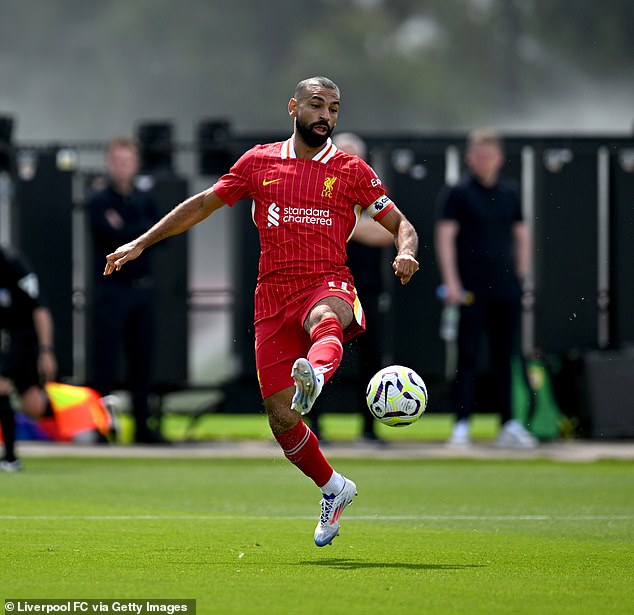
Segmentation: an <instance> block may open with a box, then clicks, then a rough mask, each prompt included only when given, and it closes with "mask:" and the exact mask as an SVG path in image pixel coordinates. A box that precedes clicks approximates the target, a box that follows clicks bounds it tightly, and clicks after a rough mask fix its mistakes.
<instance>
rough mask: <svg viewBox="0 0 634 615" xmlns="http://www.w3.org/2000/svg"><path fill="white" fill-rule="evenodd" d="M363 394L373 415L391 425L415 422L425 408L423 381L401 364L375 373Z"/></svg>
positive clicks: (401, 425) (396, 425)
mask: <svg viewBox="0 0 634 615" xmlns="http://www.w3.org/2000/svg"><path fill="white" fill-rule="evenodd" d="M365 395H366V401H367V402H368V408H369V409H370V412H371V413H372V415H373V416H374V418H376V419H377V420H379V421H380V422H381V423H383V424H384V425H389V426H390V427H404V426H405V425H411V424H412V423H415V422H416V421H417V420H418V419H419V418H420V417H421V416H422V414H423V412H425V408H426V407H427V387H426V386H425V382H424V381H423V379H422V378H421V377H420V376H419V375H418V374H417V373H416V372H415V371H414V370H413V369H410V368H409V367H403V366H402V365H390V366H389V367H384V368H383V369H381V370H379V371H378V372H377V373H376V374H374V376H372V379H371V380H370V382H369V383H368V388H367V390H366V392H365Z"/></svg>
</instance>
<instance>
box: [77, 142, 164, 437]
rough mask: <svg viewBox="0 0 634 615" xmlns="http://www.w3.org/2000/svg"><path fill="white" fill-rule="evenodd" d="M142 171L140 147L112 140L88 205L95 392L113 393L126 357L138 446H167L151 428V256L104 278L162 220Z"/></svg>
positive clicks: (154, 301) (153, 322) (145, 255)
mask: <svg viewBox="0 0 634 615" xmlns="http://www.w3.org/2000/svg"><path fill="white" fill-rule="evenodd" d="M139 166H140V155H139V148H138V144H137V143H136V141H134V140H133V139H129V138H126V137H120V138H117V139H114V140H112V141H111V142H110V143H109V145H108V149H107V153H106V167H107V173H108V183H107V185H106V187H105V188H104V189H102V190H100V191H98V192H96V193H95V194H93V195H92V196H91V198H90V200H89V202H88V216H89V220H90V230H91V234H92V239H93V262H92V274H93V299H94V301H93V306H94V307H93V323H92V324H93V353H92V354H93V356H92V380H93V381H92V383H91V384H92V386H93V387H94V388H95V389H96V390H97V391H98V392H99V393H100V395H102V396H106V395H109V394H110V393H111V392H112V389H113V387H114V386H115V383H116V382H117V377H118V365H119V359H120V356H121V354H122V353H123V354H124V355H125V359H126V361H125V363H126V367H127V374H126V378H125V386H126V388H129V390H130V397H131V403H132V413H133V416H134V441H135V442H138V443H145V444H160V443H164V442H165V439H164V438H163V437H162V436H161V434H160V432H159V431H158V429H156V428H155V427H152V426H151V425H150V424H149V419H150V415H151V413H150V401H149V398H150V393H151V384H152V366H153V354H154V348H155V334H156V332H155V304H156V288H155V279H154V273H153V271H152V262H151V255H150V254H144V255H143V257H142V258H140V259H138V260H135V261H134V262H133V263H130V266H129V267H126V268H125V270H123V271H122V272H121V275H119V276H109V277H105V276H104V275H103V262H104V259H105V257H106V255H107V254H109V253H110V252H112V251H113V250H114V249H115V248H117V246H120V245H121V244H123V243H126V242H128V241H131V240H132V239H134V238H135V237H136V236H137V235H139V234H141V233H142V232H143V231H144V230H145V229H146V228H149V227H150V226H152V225H153V224H154V223H155V222H156V221H157V220H158V219H159V216H158V208H157V204H156V201H155V200H154V197H153V195H152V193H151V192H150V191H148V190H140V189H139V188H138V187H137V186H136V183H135V180H136V177H137V174H138V172H139Z"/></svg>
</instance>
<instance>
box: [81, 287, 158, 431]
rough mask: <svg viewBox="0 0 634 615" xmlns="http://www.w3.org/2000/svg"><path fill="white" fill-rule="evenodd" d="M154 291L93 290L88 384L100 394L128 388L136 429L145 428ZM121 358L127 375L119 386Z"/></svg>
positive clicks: (149, 386)
mask: <svg viewBox="0 0 634 615" xmlns="http://www.w3.org/2000/svg"><path fill="white" fill-rule="evenodd" d="M155 304H156V292H155V288H154V286H153V284H151V283H150V282H147V283H145V284H143V283H139V284H137V283H134V284H128V283H117V284H98V285H96V287H95V305H94V311H93V325H94V328H93V362H92V365H93V375H92V383H93V386H94V388H95V389H96V390H97V391H98V392H99V394H100V395H107V394H108V393H110V392H111V391H112V389H113V388H114V386H115V384H123V385H124V387H125V388H126V389H129V391H130V395H131V398H132V407H133V413H134V418H135V422H136V427H137V429H139V428H141V429H143V428H145V427H146V426H147V419H148V418H149V416H150V408H149V395H150V392H151V386H152V365H153V356H154V347H155ZM122 355H123V356H124V357H125V364H126V367H127V373H126V374H125V377H124V379H123V382H122V383H120V382H119V380H120V378H121V370H120V369H119V365H120V360H121V357H122Z"/></svg>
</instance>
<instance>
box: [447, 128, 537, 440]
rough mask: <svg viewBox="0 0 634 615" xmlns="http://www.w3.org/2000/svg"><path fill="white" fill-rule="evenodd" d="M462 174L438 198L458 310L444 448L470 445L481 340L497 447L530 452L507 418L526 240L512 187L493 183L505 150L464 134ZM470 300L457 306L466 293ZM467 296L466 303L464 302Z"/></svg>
mask: <svg viewBox="0 0 634 615" xmlns="http://www.w3.org/2000/svg"><path fill="white" fill-rule="evenodd" d="M465 162H466V165H467V168H468V172H467V173H466V175H465V176H464V177H463V178H462V179H461V181H460V182H459V183H458V184H456V185H455V186H445V188H444V189H443V191H442V192H441V193H440V195H439V198H438V204H437V205H438V219H437V222H436V228H435V244H436V256H437V260H438V265H439V269H440V275H441V278H442V284H443V285H444V301H445V303H446V304H453V305H459V306H460V318H459V324H458V337H457V351H458V357H457V368H456V374H455V381H454V387H455V388H454V393H455V412H456V423H455V425H454V428H453V431H452V434H451V437H450V439H449V442H448V444H449V445H450V446H454V447H468V446H469V445H470V444H471V438H470V428H469V427H470V425H469V419H470V417H471V414H472V412H473V407H474V401H475V391H476V389H475V383H476V373H477V367H478V358H479V355H480V350H481V343H482V338H483V334H484V333H486V335H487V337H488V341H489V356H490V363H491V366H490V367H491V386H492V387H494V388H493V390H492V391H490V393H491V399H492V402H493V403H494V404H495V408H494V409H495V411H496V412H499V415H500V423H501V430H500V433H499V435H498V437H497V439H496V441H495V443H496V445H498V446H503V447H513V448H532V447H535V446H536V445H537V441H536V439H535V438H534V437H533V436H532V435H531V434H530V433H529V432H528V431H527V430H526V429H525V428H524V427H523V426H522V425H521V424H520V423H519V422H518V421H516V420H515V419H513V417H512V397H511V396H512V386H511V385H512V377H511V359H512V356H513V353H514V351H515V348H516V342H517V338H518V332H519V321H520V309H521V294H522V287H521V283H522V280H523V279H524V277H525V276H526V274H527V273H528V271H529V265H530V237H529V231H528V227H527V225H526V224H525V223H524V221H523V219H522V207H521V201H520V196H519V191H518V188H517V186H516V185H515V184H514V183H513V182H510V181H508V180H506V179H503V178H501V177H500V170H501V168H502V166H503V164H504V152H503V146H502V141H501V139H500V137H499V135H498V134H497V133H496V132H495V131H493V130H490V129H485V128H483V129H478V130H474V131H473V132H471V133H470V134H469V135H468V138H467V144H466V153H465ZM466 292H468V293H470V295H469V296H470V298H472V301H470V302H469V304H466V303H464V302H463V297H464V296H465V293H466ZM471 296H472V297H471Z"/></svg>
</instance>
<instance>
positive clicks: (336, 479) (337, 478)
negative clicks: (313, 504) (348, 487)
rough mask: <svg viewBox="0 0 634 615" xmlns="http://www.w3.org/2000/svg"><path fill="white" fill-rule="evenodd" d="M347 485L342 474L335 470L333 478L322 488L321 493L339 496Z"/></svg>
mask: <svg viewBox="0 0 634 615" xmlns="http://www.w3.org/2000/svg"><path fill="white" fill-rule="evenodd" d="M345 484H346V481H345V479H344V478H343V476H341V474H339V473H338V472H335V471H334V470H333V472H332V476H331V477H330V479H329V480H328V482H327V483H326V484H325V485H323V486H322V488H321V492H322V493H323V494H324V495H332V494H337V493H339V492H340V491H341V490H342V489H343V487H344V485H345Z"/></svg>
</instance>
